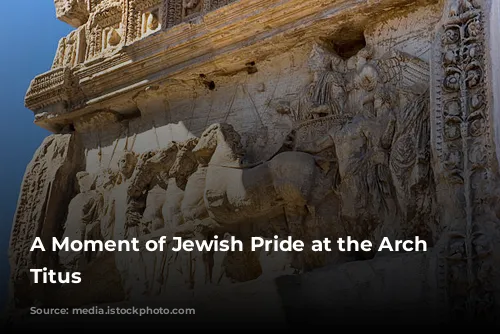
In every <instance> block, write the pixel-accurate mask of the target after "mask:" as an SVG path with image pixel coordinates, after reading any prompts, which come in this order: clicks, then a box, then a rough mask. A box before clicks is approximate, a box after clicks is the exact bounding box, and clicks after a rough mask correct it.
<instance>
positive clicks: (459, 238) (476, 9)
mask: <svg viewBox="0 0 500 334" xmlns="http://www.w3.org/2000/svg"><path fill="white" fill-rule="evenodd" d="M446 15H447V18H446V20H445V23H444V25H443V27H442V29H443V30H442V35H441V41H440V46H439V47H440V50H441V52H438V53H437V56H438V57H440V59H439V60H436V64H440V65H439V66H441V68H439V69H437V70H438V73H440V74H441V75H442V80H440V82H439V83H438V87H437V95H436V104H437V105H436V115H435V117H436V119H435V122H436V123H435V124H436V134H435V136H436V143H435V145H436V148H437V153H438V157H439V158H440V160H441V163H442V167H443V172H444V173H443V174H444V176H445V182H446V183H448V184H449V185H450V187H449V188H450V189H454V190H453V191H454V194H455V195H456V199H455V203H457V205H456V209H457V211H459V213H458V214H456V213H454V215H455V219H454V221H450V222H448V223H449V224H448V226H449V228H450V230H451V232H450V234H449V239H448V245H447V250H446V253H447V254H446V259H447V260H446V265H445V267H446V273H447V274H446V277H447V279H446V281H447V284H446V285H447V291H448V293H447V295H448V297H449V298H450V300H449V302H450V304H451V305H450V306H451V308H452V312H453V314H454V315H458V316H460V317H465V316H467V317H469V319H474V318H476V317H478V316H481V315H483V314H487V313H488V311H489V310H491V308H492V306H493V305H494V301H493V292H492V291H491V290H492V288H491V284H490V283H491V275H490V274H489V272H490V268H491V264H490V261H491V256H490V248H491V245H490V240H489V239H488V238H487V237H486V235H487V233H486V232H485V230H484V228H485V227H484V226H485V224H486V223H488V219H491V218H489V217H488V216H487V215H488V210H489V209H488V208H486V207H485V203H487V202H488V201H491V198H488V197H489V196H492V194H490V193H489V191H488V189H486V187H485V186H484V185H487V184H488V183H490V182H492V181H493V180H492V176H493V175H494V173H492V170H491V168H492V163H493V162H492V154H491V152H492V147H491V144H490V142H491V139H490V127H489V126H490V120H489V113H488V101H487V98H486V96H487V91H486V90H487V85H486V78H485V76H486V68H487V67H486V55H485V38H484V25H485V22H484V14H483V12H482V9H481V7H480V6H479V5H478V2H476V3H474V4H472V2H469V1H463V0H457V1H450V6H449V11H448V12H447V13H446Z"/></svg>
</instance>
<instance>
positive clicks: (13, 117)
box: [0, 0, 72, 305]
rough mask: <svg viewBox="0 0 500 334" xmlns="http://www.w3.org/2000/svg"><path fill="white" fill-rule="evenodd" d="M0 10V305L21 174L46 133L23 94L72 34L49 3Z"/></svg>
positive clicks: (30, 1)
mask: <svg viewBox="0 0 500 334" xmlns="http://www.w3.org/2000/svg"><path fill="white" fill-rule="evenodd" d="M2 11H3V13H4V14H6V15H2V19H1V20H0V45H1V46H2V48H1V49H0V82H1V89H0V115H1V121H0V143H2V144H3V145H2V152H1V159H2V160H1V161H0V184H1V187H2V188H1V192H0V196H1V197H2V198H1V201H0V305H3V304H4V303H5V301H6V293H7V285H8V276H9V265H8V260H7V251H8V245H9V238H10V231H11V228H12V221H13V216H14V213H15V209H16V204H17V199H18V196H19V189H20V186H21V182H22V178H23V175H24V171H25V169H26V166H27V164H28V163H29V161H30V160H31V157H32V156H33V153H34V152H35V150H36V149H37V147H38V146H39V145H40V144H41V142H42V140H43V139H44V138H45V137H46V136H47V135H49V133H48V132H47V131H46V130H43V129H41V128H39V127H37V126H36V125H34V124H33V113H32V112H31V111H30V110H28V109H26V108H25V107H24V95H25V94H26V90H27V89H28V86H29V84H30V81H31V79H33V78H34V77H35V76H36V75H38V74H40V73H43V72H46V71H48V70H49V69H50V67H51V65H52V60H53V58H54V55H55V53H56V49H57V44H58V42H59V39H60V38H61V37H64V36H66V35H67V34H68V33H69V32H70V31H71V30H72V28H71V27H70V26H69V25H67V24H65V23H63V22H61V21H58V20H57V19H56V16H55V8H54V2H53V1H50V0H43V1H42V0H25V1H6V2H4V3H3V4H2ZM21 14H22V15H21Z"/></svg>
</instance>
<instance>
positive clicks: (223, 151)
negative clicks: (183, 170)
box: [193, 123, 245, 164]
mask: <svg viewBox="0 0 500 334" xmlns="http://www.w3.org/2000/svg"><path fill="white" fill-rule="evenodd" d="M193 153H194V154H195V156H196V157H197V159H198V161H199V162H200V163H201V164H208V162H210V161H211V160H214V159H213V157H214V155H215V156H217V162H221V161H220V160H224V162H229V163H231V162H236V161H239V160H240V159H241V158H242V157H243V155H244V154H245V150H244V149H243V146H242V145H241V136H240V135H239V134H238V132H236V130H234V128H233V126H232V125H230V124H227V123H215V124H212V125H210V126H209V127H208V128H207V129H206V130H205V131H204V132H203V133H202V135H201V137H200V139H199V141H198V144H197V145H196V146H195V147H194V148H193Z"/></svg>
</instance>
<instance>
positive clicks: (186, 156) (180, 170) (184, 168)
mask: <svg viewBox="0 0 500 334" xmlns="http://www.w3.org/2000/svg"><path fill="white" fill-rule="evenodd" d="M197 144H198V138H189V139H188V140H186V141H185V142H182V143H176V145H177V155H176V158H175V161H174V163H173V165H172V167H170V171H169V177H171V178H175V180H176V183H177V186H178V187H179V188H181V189H184V188H185V186H186V183H187V179H188V178H189V176H191V174H193V173H194V172H195V171H196V169H197V168H198V161H197V159H196V156H195V155H194V153H193V148H194V147H195V146H196V145H197Z"/></svg>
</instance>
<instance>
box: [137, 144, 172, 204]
mask: <svg viewBox="0 0 500 334" xmlns="http://www.w3.org/2000/svg"><path fill="white" fill-rule="evenodd" d="M177 152H178V145H177V143H176V142H170V143H169V144H168V145H167V147H166V148H163V149H160V150H155V151H148V152H146V153H143V154H142V155H141V156H140V157H139V162H138V163H137V165H136V167H135V170H134V173H133V175H132V177H131V178H130V180H129V187H128V194H129V196H131V197H137V196H139V195H140V194H141V193H142V192H143V191H144V190H146V188H147V187H148V185H149V184H151V183H152V182H153V180H155V178H156V177H157V176H159V175H161V174H162V173H168V172H169V171H170V168H171V167H172V165H173V164H174V162H175V159H176V156H177Z"/></svg>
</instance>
